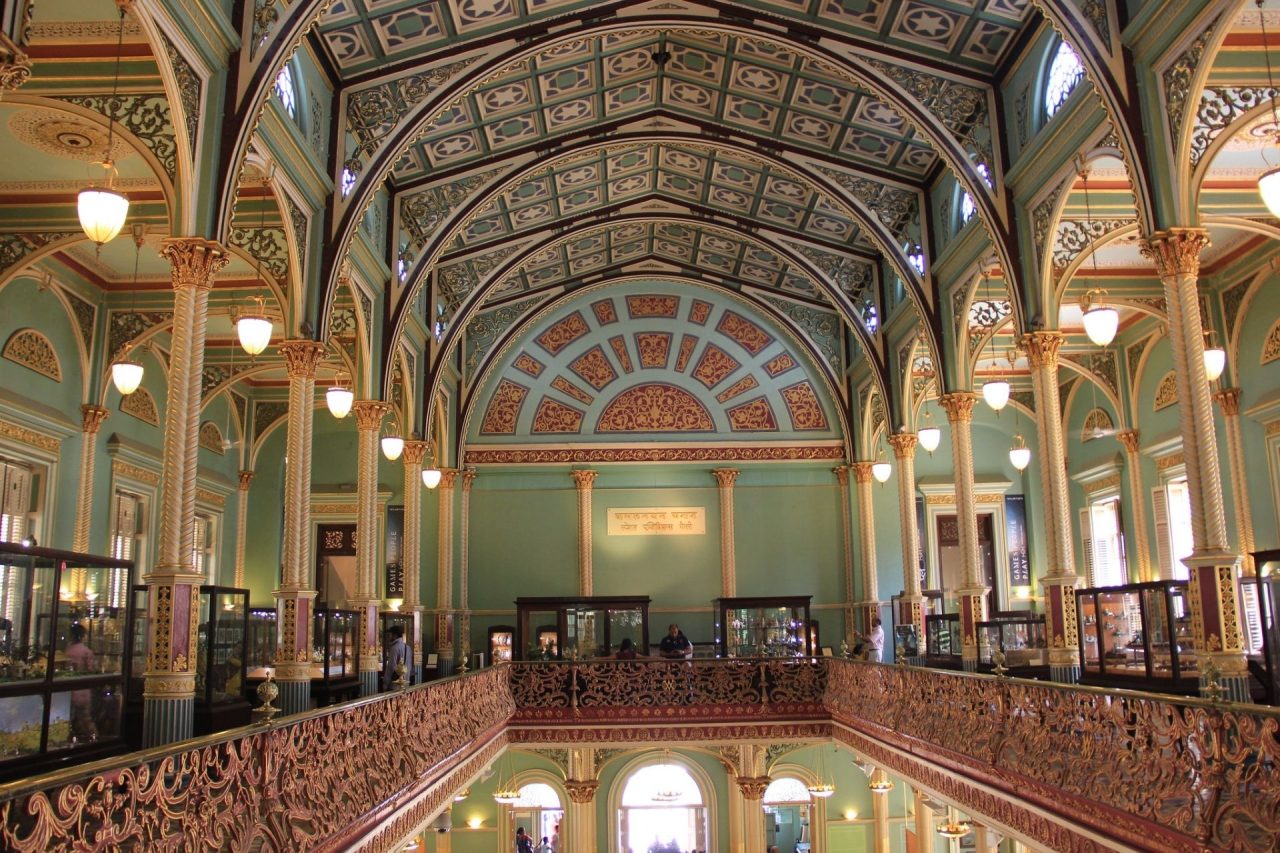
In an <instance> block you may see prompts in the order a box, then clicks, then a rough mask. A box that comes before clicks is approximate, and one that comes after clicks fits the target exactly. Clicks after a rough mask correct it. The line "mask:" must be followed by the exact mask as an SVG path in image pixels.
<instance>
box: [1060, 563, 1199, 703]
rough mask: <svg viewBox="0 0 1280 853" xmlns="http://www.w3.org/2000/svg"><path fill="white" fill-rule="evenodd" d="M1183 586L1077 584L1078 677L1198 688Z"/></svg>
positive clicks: (1174, 689)
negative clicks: (1084, 587) (1081, 587)
mask: <svg viewBox="0 0 1280 853" xmlns="http://www.w3.org/2000/svg"><path fill="white" fill-rule="evenodd" d="M1186 589H1187V584H1186V581H1152V582H1149V583H1135V584H1126V585H1124V586H1114V587H1097V588H1093V589H1082V590H1078V591H1077V592H1076V613H1077V618H1078V620H1079V626H1080V669H1081V676H1080V680H1081V683H1083V684H1093V685H1101V686H1105V687H1130V688H1134V689H1137V690H1149V691H1154V692H1158V693H1181V694H1186V695H1196V694H1198V692H1199V688H1200V672H1199V666H1198V661H1197V659H1196V650H1195V644H1194V638H1193V635H1192V633H1191V610H1190V606H1189V604H1188V602H1187V601H1186Z"/></svg>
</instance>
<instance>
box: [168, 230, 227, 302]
mask: <svg viewBox="0 0 1280 853" xmlns="http://www.w3.org/2000/svg"><path fill="white" fill-rule="evenodd" d="M160 254H161V256H162V257H164V258H165V260H167V261H168V262H169V265H170V267H171V269H170V272H171V277H172V280H173V289H174V290H181V289H183V288H187V287H195V288H200V289H204V290H207V289H209V288H211V287H213V277H214V276H215V275H217V274H218V272H219V271H220V270H221V269H222V268H223V267H225V266H226V265H227V264H228V263H230V261H231V258H230V257H228V255H227V253H226V252H225V251H224V250H223V248H222V247H221V246H220V245H218V244H217V243H214V242H211V241H209V240H202V239H200V238H198V237H181V238H175V239H171V240H166V241H165V242H164V243H163V244H162V245H161V247H160Z"/></svg>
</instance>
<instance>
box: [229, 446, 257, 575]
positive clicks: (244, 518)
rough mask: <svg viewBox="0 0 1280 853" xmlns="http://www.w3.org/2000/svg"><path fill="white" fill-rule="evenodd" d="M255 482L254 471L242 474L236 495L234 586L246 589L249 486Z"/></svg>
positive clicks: (242, 472)
mask: <svg viewBox="0 0 1280 853" xmlns="http://www.w3.org/2000/svg"><path fill="white" fill-rule="evenodd" d="M252 482H253V472H252V471H241V472H240V486H239V491H238V494H237V495H236V573H235V580H234V581H232V586H234V587H236V588H238V589H243V588H244V543H245V536H246V534H247V531H248V527H249V485H250V484H251V483H252Z"/></svg>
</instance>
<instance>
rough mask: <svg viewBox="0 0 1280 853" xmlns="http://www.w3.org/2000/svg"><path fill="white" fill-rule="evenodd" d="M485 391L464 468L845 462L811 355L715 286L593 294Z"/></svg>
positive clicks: (563, 310)
mask: <svg viewBox="0 0 1280 853" xmlns="http://www.w3.org/2000/svg"><path fill="white" fill-rule="evenodd" d="M478 388H479V391H478V392H477V393H476V394H475V395H474V397H473V398H472V400H471V401H470V403H469V405H468V406H467V411H466V416H465V422H466V426H465V429H466V435H467V448H466V459H467V460H468V463H470V462H473V461H495V457H494V456H493V455H492V454H490V453H489V451H492V450H498V449H502V450H503V451H504V452H505V451H506V450H509V449H511V448H522V447H532V448H542V449H544V450H545V449H546V448H549V447H553V446H563V445H566V444H572V445H573V446H574V447H579V446H582V445H593V446H594V445H627V446H631V445H635V444H637V443H641V444H644V445H646V446H650V445H655V443H656V444H659V445H667V444H673V443H678V444H682V445H683V444H697V445H718V444H723V443H725V442H731V443H735V444H737V443H743V442H749V443H751V444H752V445H756V446H759V447H762V448H763V447H769V448H772V450H771V451H762V452H773V453H777V454H784V453H786V452H787V448H791V449H792V450H793V451H797V452H798V450H797V449H799V448H811V449H812V448H823V450H821V451H817V452H819V455H818V456H817V457H814V458H838V457H839V456H840V455H842V454H843V452H844V451H843V438H842V434H843V430H842V428H841V419H840V415H839V407H838V403H837V402H836V401H835V400H834V399H833V397H832V394H831V390H830V385H829V384H828V383H827V381H826V379H825V377H824V376H823V373H822V371H821V370H819V369H818V368H817V366H816V365H815V364H814V363H813V362H812V360H811V359H810V357H809V355H808V353H807V351H806V350H805V348H804V347H801V346H798V345H797V343H796V341H795V338H794V336H793V334H792V333H790V332H789V331H788V330H784V329H783V328H781V327H779V326H778V325H777V324H776V323H775V322H774V321H773V320H772V319H770V318H768V317H766V316H764V315H763V314H762V313H761V312H759V311H758V310H756V309H755V308H754V307H753V306H751V305H750V304H748V303H746V302H745V301H743V300H740V299H736V298H733V297H732V296H730V295H729V294H728V293H726V292H724V291H717V290H713V289H711V288H708V287H702V286H695V285H689V284H679V283H676V282H667V281H659V280H652V281H649V282H645V283H644V284H639V283H637V282H636V281H634V280H631V281H627V282H626V283H625V284H618V285H612V284H604V285H600V286H597V287H591V288H587V289H585V290H583V291H582V292H580V293H578V294H576V295H574V296H572V297H570V298H568V299H565V300H563V301H562V302H560V303H558V304H557V305H556V306H554V308H553V309H552V310H550V311H547V312H545V313H544V314H543V315H541V316H540V317H538V318H537V320H536V321H534V322H532V323H530V324H529V325H528V326H527V327H526V328H524V329H523V330H522V331H521V333H520V334H519V335H518V336H517V337H516V338H515V339H514V340H512V341H509V342H508V343H507V345H506V346H505V347H504V348H503V350H502V351H501V352H500V353H499V355H498V356H497V357H496V358H495V359H494V360H493V361H492V363H491V368H490V369H489V370H488V371H487V372H486V374H485V376H484V377H483V378H482V380H481V381H480V382H479V383H478ZM538 452H541V451H538ZM806 452H810V453H812V452H815V451H812V450H809V451H806ZM832 454H834V456H833V455H832ZM535 455H537V454H536V453H535ZM500 458H502V459H504V460H506V461H518V459H519V458H522V457H519V455H518V454H517V455H516V456H512V455H511V454H510V453H506V455H500ZM543 458H545V454H543ZM780 458H781V457H780Z"/></svg>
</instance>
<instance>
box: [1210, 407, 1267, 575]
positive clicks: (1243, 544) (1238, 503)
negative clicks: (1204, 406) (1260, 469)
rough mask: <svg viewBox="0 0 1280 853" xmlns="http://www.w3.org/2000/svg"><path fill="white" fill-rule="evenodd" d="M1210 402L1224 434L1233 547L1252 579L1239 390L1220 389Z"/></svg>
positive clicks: (1252, 547)
mask: <svg viewBox="0 0 1280 853" xmlns="http://www.w3.org/2000/svg"><path fill="white" fill-rule="evenodd" d="M1213 399H1215V400H1217V401H1218V405H1220V406H1221V407H1222V419H1223V423H1224V424H1225V429H1226V433H1227V466H1228V468H1229V470H1230V472H1231V477H1230V479H1231V500H1232V502H1233V503H1234V504H1235V510H1236V512H1235V519H1236V544H1237V550H1239V551H1240V554H1241V557H1242V559H1243V560H1244V570H1245V572H1246V573H1248V574H1250V575H1252V574H1253V573H1254V572H1255V571H1256V567H1255V566H1254V565H1253V550H1254V548H1255V546H1254V544H1253V513H1252V512H1250V507H1249V468H1248V466H1247V465H1246V464H1245V460H1244V437H1243V436H1242V435H1241V434H1240V389H1239V388H1223V389H1222V390H1221V391H1219V392H1218V393H1217V394H1214V395H1213Z"/></svg>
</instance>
